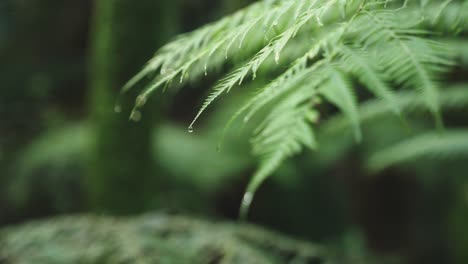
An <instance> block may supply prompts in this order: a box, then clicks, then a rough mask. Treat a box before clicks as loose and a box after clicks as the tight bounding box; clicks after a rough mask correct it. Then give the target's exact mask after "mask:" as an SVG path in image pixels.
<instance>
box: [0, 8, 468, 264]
mask: <svg viewBox="0 0 468 264" xmlns="http://www.w3.org/2000/svg"><path fill="white" fill-rule="evenodd" d="M250 2H251V1H250ZM248 3H249V0H172V1H164V0H138V1H134V0H98V1H92V0H80V1H61V0H1V1H0V58H1V63H0V85H1V87H0V226H1V227H5V226H11V225H14V224H20V223H24V222H27V221H30V220H35V219H44V218H50V217H53V216H57V215H69V214H82V213H96V214H109V215H115V216H126V215H137V214H141V213H145V212H153V211H158V212H166V213H168V214H184V215H194V216H198V217H203V218H210V219H222V220H236V219H237V216H238V208H239V205H240V201H241V198H242V195H243V191H244V189H245V186H246V184H247V182H248V181H249V179H250V176H251V174H252V172H253V170H254V169H255V165H256V162H255V160H253V159H252V156H251V154H250V148H249V144H248V136H249V135H248V134H247V133H233V134H232V135H229V136H228V138H227V139H226V143H225V144H224V148H223V149H222V151H221V152H218V151H217V149H216V146H217V143H218V139H219V137H220V135H221V131H222V129H223V127H224V124H225V122H226V120H227V119H228V117H229V116H230V115H231V114H232V113H233V110H234V109H235V108H236V106H238V105H239V104H240V100H241V99H242V98H243V96H244V95H243V94H242V92H241V93H239V94H236V96H232V97H231V98H229V99H226V101H227V102H226V103H224V104H223V106H222V107H219V108H217V109H216V111H212V112H211V113H210V114H209V115H207V118H206V120H205V121H204V123H203V125H200V127H199V128H197V130H196V131H195V132H194V133H188V132H187V124H188V123H189V121H190V120H191V118H192V117H193V114H194V113H195V111H196V110H197V108H198V106H199V105H200V102H202V100H203V98H204V96H205V94H206V92H207V91H208V88H209V87H211V86H212V85H213V83H214V82H215V81H216V76H213V77H210V76H209V77H208V78H206V79H205V80H203V81H200V82H197V83H193V84H191V85H190V87H188V88H187V89H184V90H182V91H181V92H179V93H177V94H173V93H171V92H167V93H165V94H158V95H157V96H154V97H153V98H151V101H150V102H149V105H148V107H146V108H145V111H143V112H142V113H141V114H142V115H141V116H133V117H132V119H134V120H136V121H138V122H134V121H129V115H130V110H131V107H132V106H133V104H134V98H135V94H133V95H128V96H125V97H120V96H119V90H120V89H121V87H122V86H123V84H124V83H125V82H126V81H128V80H129V79H130V78H131V77H132V76H133V75H134V74H135V73H137V72H138V70H139V69H141V67H142V66H143V65H144V63H145V62H146V61H147V60H148V59H149V58H150V57H151V55H152V54H153V53H154V52H155V51H156V49H157V47H159V46H161V45H162V44H164V43H165V42H167V41H168V40H170V39H172V38H173V37H174V36H175V35H176V34H178V33H182V32H187V31H190V30H193V29H194V28H197V27H199V26H201V25H203V24H205V23H207V22H210V21H213V20H215V19H218V18H220V17H222V16H223V15H225V14H228V13H231V12H232V11H234V10H236V9H238V8H241V7H242V6H245V5H247V4H248ZM462 36H465V37H466V33H465V35H462ZM462 43H465V44H466V43H468V42H466V41H465V42H462ZM465 51H466V49H465ZM458 56H459V58H458V60H459V61H460V62H461V64H460V65H461V66H460V67H459V68H457V70H456V72H454V73H453V80H452V81H453V83H457V84H459V85H461V87H463V89H464V90H465V91H466V90H467V89H466V88H467V86H466V81H467V77H466V76H467V75H466V73H467V69H468V68H467V67H468V59H467V56H468V54H467V53H463V54H459V55H458ZM460 83H461V84H460ZM244 90H247V89H244ZM246 92H247V91H246ZM465 94H466V93H465ZM116 103H117V104H116ZM466 115H467V107H466V105H465V106H464V107H459V108H457V109H449V110H448V111H446V113H445V119H446V120H447V123H448V124H449V126H453V127H457V128H467V126H468V119H467V118H466ZM413 118H414V119H415V120H420V122H419V121H418V122H419V123H417V122H413V123H415V124H416V125H415V128H414V130H415V131H418V132H421V131H427V129H428V128H429V127H431V125H430V124H428V123H429V122H430V121H427V120H425V119H424V118H421V117H420V116H418V114H415V115H414V117H413ZM378 121H379V122H369V123H368V124H366V126H365V127H364V129H365V133H366V140H365V141H364V142H363V143H361V144H360V145H356V144H355V143H354V142H353V140H352V138H350V137H346V136H343V137H338V136H336V135H335V136H334V137H333V136H330V135H329V134H324V135H323V137H322V142H323V143H322V142H321V145H322V148H321V149H322V150H321V151H320V152H319V153H304V154H303V155H301V156H299V157H297V158H295V159H293V160H291V161H289V162H288V163H287V164H285V165H284V166H282V167H281V169H280V171H278V172H277V173H276V174H275V176H274V177H273V178H272V179H271V180H269V181H268V182H267V183H266V184H265V186H262V188H261V189H260V190H259V193H258V195H257V199H256V200H255V201H254V204H253V206H252V208H251V213H250V216H249V221H250V222H252V223H255V224H258V225H262V226H265V227H268V228H270V229H273V230H277V231H280V232H282V233H285V234H288V235H290V236H293V237H298V238H301V239H305V240H308V241H313V242H316V243H321V244H327V245H328V244H330V245H336V246H337V247H344V248H346V250H349V251H351V252H352V254H357V255H359V254H361V252H367V251H368V250H370V251H371V252H374V253H378V254H382V255H387V256H392V255H398V256H403V258H405V259H406V260H408V262H409V263H425V264H428V263H468V179H467V177H466V176H468V162H467V161H468V159H467V157H466V156H465V157H457V158H455V159H449V160H437V162H433V161H432V160H431V159H425V160H418V161H415V162H412V163H411V164H405V165H404V166H393V167H391V168H389V169H386V170H384V171H383V172H380V173H377V174H374V175H371V177H370V175H369V173H368V172H367V171H366V170H365V169H364V168H365V160H366V159H367V158H368V157H369V155H370V154H369V153H372V152H374V151H375V150H376V149H379V147H381V146H384V145H391V144H393V143H394V142H399V141H401V140H403V139H404V138H407V137H409V136H411V132H408V130H407V129H406V128H405V127H403V126H401V123H399V121H398V120H395V118H392V117H381V118H379V120H378ZM362 254H364V253H362Z"/></svg>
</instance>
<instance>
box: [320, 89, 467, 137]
mask: <svg viewBox="0 0 468 264" xmlns="http://www.w3.org/2000/svg"><path fill="white" fill-rule="evenodd" d="M395 98H396V99H395V100H396V102H397V104H398V108H399V109H401V110H402V112H404V113H411V112H416V111H423V110H425V100H424V98H423V97H421V95H420V94H419V93H418V92H414V91H402V92H398V93H395ZM439 102H440V105H441V108H442V109H444V110H460V109H463V108H468V86H467V85H463V84H462V85H455V86H450V87H447V89H445V90H444V92H443V93H441V94H440V97H439ZM392 112H393V108H392V107H391V106H390V105H389V104H388V103H386V102H385V101H382V100H379V99H375V100H370V101H368V102H365V103H361V104H360V106H359V116H360V121H361V123H363V124H365V123H367V122H371V121H372V120H377V119H380V118H382V117H384V116H388V115H390V114H391V113H392ZM351 125H352V124H351V123H350V121H349V119H348V118H347V117H345V116H343V115H336V116H334V117H332V118H331V119H329V120H327V122H326V123H325V124H324V126H323V128H322V130H323V133H326V134H336V133H340V132H342V131H345V130H346V129H347V128H349V127H350V126H351Z"/></svg>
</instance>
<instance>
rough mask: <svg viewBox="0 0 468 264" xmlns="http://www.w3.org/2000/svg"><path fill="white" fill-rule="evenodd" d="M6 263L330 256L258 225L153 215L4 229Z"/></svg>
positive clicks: (209, 263) (203, 263)
mask: <svg viewBox="0 0 468 264" xmlns="http://www.w3.org/2000/svg"><path fill="white" fill-rule="evenodd" d="M0 263H1V264H23V263H34V264H42V263H44V264H45V263H47V264H61V263H80V264H81V263H83V264H85V263H86V264H88V263H113V264H114V263H117V264H118V263H161V264H172V263H174V264H185V263H187V264H189V263H190V264H197V263H200V264H217V263H220V264H221V263H222V264H237V263H239V264H249V263H252V264H256V263H258V264H263V263H265V264H272V263H273V264H274V263H278V264H279V263H291V264H299V263H303V264H319V263H326V257H325V252H324V250H323V249H322V248H320V247H318V246H315V245H312V244H310V243H307V242H303V241H297V240H293V239H290V238H287V237H285V236H282V235H279V234H276V233H273V232H270V231H267V230H264V229H262V228H260V227H256V226H252V225H247V224H237V223H215V222H209V221H204V220H198V219H193V218H190V217H180V216H168V215H162V214H151V215H143V216H140V217H134V218H112V217H104V216H69V217H63V218H57V219H52V220H46V221H38V222H32V223H28V224H24V225H21V226H18V227H11V228H7V229H4V230H3V231H1V232H0ZM327 263H328V262H327Z"/></svg>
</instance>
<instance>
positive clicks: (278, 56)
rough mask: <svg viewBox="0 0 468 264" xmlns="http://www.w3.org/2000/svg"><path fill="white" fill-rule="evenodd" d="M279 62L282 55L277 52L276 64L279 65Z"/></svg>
mask: <svg viewBox="0 0 468 264" xmlns="http://www.w3.org/2000/svg"><path fill="white" fill-rule="evenodd" d="M279 60H280V54H279V52H275V62H276V64H278V63H279Z"/></svg>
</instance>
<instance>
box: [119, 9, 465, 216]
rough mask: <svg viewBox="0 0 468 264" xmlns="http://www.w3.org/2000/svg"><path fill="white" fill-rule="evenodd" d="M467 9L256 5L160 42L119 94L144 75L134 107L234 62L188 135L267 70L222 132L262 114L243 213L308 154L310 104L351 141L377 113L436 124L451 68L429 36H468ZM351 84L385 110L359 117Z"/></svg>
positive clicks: (313, 112) (311, 132) (311, 140)
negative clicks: (256, 162) (325, 108)
mask: <svg viewBox="0 0 468 264" xmlns="http://www.w3.org/2000/svg"><path fill="white" fill-rule="evenodd" d="M421 3H423V4H421ZM436 7H437V8H436ZM467 10H468V4H466V1H465V2H463V1H455V0H454V1H443V2H441V1H438V0H426V1H422V2H421V1H405V0H283V1H281V0H263V1H259V2H257V3H255V4H252V5H251V6H249V7H247V8H245V9H243V10H240V11H239V12H237V13H235V14H233V15H231V16H228V17H225V18H223V19H221V20H220V21H218V22H214V23H212V24H210V25H208V26H205V27H203V28H201V29H199V30H196V31H194V32H192V33H187V34H185V35H183V36H181V37H180V38H178V39H176V40H175V41H173V42H172V43H169V44H167V45H166V46H165V47H163V48H162V49H160V51H158V52H157V53H156V55H155V56H154V58H153V59H151V60H150V62H149V63H148V64H147V65H146V67H145V68H144V69H143V70H142V71H141V72H140V73H139V74H138V75H137V76H136V77H135V78H134V79H132V80H130V82H129V83H128V84H127V86H125V87H124V91H127V90H128V89H130V88H131V87H132V86H134V85H135V84H136V83H137V82H138V81H140V80H141V79H143V78H145V77H149V78H150V81H149V86H148V87H147V88H146V89H145V90H143V92H142V93H141V94H140V96H139V97H138V98H137V102H136V106H135V107H136V108H139V107H142V106H143V105H144V103H145V102H146V98H147V97H148V96H149V95H150V94H151V93H153V92H154V91H156V90H157V89H159V88H160V87H165V86H167V85H169V84H170V83H172V82H173V81H174V80H176V79H177V78H179V82H180V83H183V82H184V81H185V80H186V77H187V76H189V77H190V78H191V79H196V78H200V76H203V74H205V75H206V74H207V72H208V71H212V69H214V68H220V66H222V65H224V64H225V63H226V62H227V61H229V62H231V63H233V64H235V65H240V66H236V67H235V70H234V71H232V72H231V73H230V74H229V75H227V77H225V78H224V79H222V80H221V81H219V82H218V83H217V84H216V86H215V87H214V89H213V90H212V92H211V93H210V94H209V96H208V97H207V98H206V99H205V101H204V102H203V104H202V106H201V108H200V110H199V111H198V113H197V114H196V116H195V118H194V119H193V121H192V122H191V124H190V126H189V131H191V130H193V125H194V124H195V122H196V121H197V120H198V119H199V118H200V116H201V115H202V114H203V113H204V112H205V110H206V109H207V108H208V107H209V106H210V105H211V104H212V103H213V102H214V101H215V100H216V99H218V98H219V97H220V96H221V95H223V94H224V93H228V92H229V91H231V90H232V89H233V88H234V87H236V86H239V85H241V84H242V83H243V82H244V81H245V80H246V78H248V77H252V78H253V79H255V77H256V75H257V74H261V73H262V74H263V73H264V72H267V74H266V77H267V78H268V79H270V80H272V81H271V82H269V83H268V84H267V85H265V86H264V87H261V88H260V89H259V90H258V91H257V93H255V94H254V95H253V96H252V97H251V98H250V100H247V102H246V104H245V105H243V106H242V107H240V109H239V110H238V111H237V112H236V113H235V114H234V116H233V118H232V119H231V120H230V121H229V122H228V124H227V126H226V129H227V128H229V126H230V125H231V123H232V122H233V120H235V119H237V118H238V117H240V116H242V115H243V116H244V122H247V121H248V120H251V119H252V117H253V116H254V115H256V114H258V113H260V112H262V113H264V112H268V113H266V115H265V117H264V118H263V120H262V121H261V122H260V124H259V125H258V126H257V128H256V129H255V131H254V135H253V140H252V145H253V150H254V154H256V155H258V156H260V157H261V161H262V162H261V164H260V168H259V170H258V171H257V172H256V174H255V175H254V177H253V180H252V182H251V183H250V184H249V187H248V190H247V193H246V196H245V197H244V202H243V205H242V212H243V213H244V214H245V213H246V212H247V209H248V207H249V205H250V202H251V200H252V198H253V194H254V192H255V190H256V189H257V188H258V186H259V185H260V184H261V183H262V182H263V181H264V180H265V179H266V178H267V177H268V176H269V175H270V174H272V173H273V171H274V170H275V169H276V168H277V167H278V166H279V165H280V164H281V162H282V161H283V160H285V159H287V158H288V157H290V156H292V155H294V154H296V153H298V152H300V151H301V150H302V149H303V148H304V147H307V146H308V147H315V145H316V144H315V139H314V129H313V126H312V124H313V123H315V122H316V121H317V118H318V116H319V112H318V110H317V109H316V104H315V103H314V102H313V101H314V100H318V98H320V96H322V97H325V98H326V99H327V101H328V102H329V103H331V104H334V105H335V106H336V107H337V108H338V109H339V110H340V111H341V112H343V113H344V115H345V116H346V117H347V119H348V120H349V122H350V123H351V124H352V126H353V128H354V135H355V137H356V138H357V139H358V140H359V139H360V138H361V132H360V122H362V120H366V119H368V118H370V117H371V116H373V115H375V113H378V112H382V111H384V112H386V111H393V112H394V113H396V114H397V115H400V114H401V112H404V110H406V108H409V107H410V106H412V105H417V106H418V107H421V106H422V105H424V106H425V107H426V108H427V109H428V110H429V111H430V112H431V113H432V115H433V116H434V117H435V120H436V123H437V125H438V126H439V127H442V120H441V114H440V111H441V110H440V108H441V104H445V103H446V101H445V99H446V98H445V96H446V93H447V92H444V93H440V90H441V83H442V80H443V79H442V76H443V75H444V73H446V72H447V70H448V69H450V68H451V67H452V66H453V62H452V61H453V56H452V52H450V51H449V49H447V48H446V46H445V45H442V44H440V43H438V42H435V41H433V40H431V38H432V37H433V35H435V33H443V34H452V35H454V34H457V33H459V32H465V31H466V30H467V27H466V23H465V20H466V17H468V14H467V12H466V11H467ZM451 15H453V16H454V17H451ZM295 47H298V48H297V49H296V48H295ZM291 49H294V50H297V51H296V53H294V52H289V51H291ZM264 69H265V71H264ZM273 69H274V70H275V71H274V70H273ZM278 69H284V70H282V71H281V72H279V71H278ZM350 80H353V82H351V81H350ZM355 80H356V81H358V82H359V83H360V84H361V85H363V86H364V88H366V89H368V90H369V91H370V92H371V93H372V94H373V95H374V96H375V97H377V98H378V99H379V100H382V101H383V103H385V106H384V107H382V109H377V110H376V109H373V110H372V111H374V113H366V112H365V111H364V113H362V111H360V110H359V100H358V99H359V98H358V97H357V96H356V95H355V94H360V93H359V91H357V87H354V86H353V84H354V81H355ZM399 89H404V90H411V91H412V94H411V96H412V99H405V98H406V97H400V96H398V95H397V94H400V93H397V92H396V91H397V90H399ZM414 91H418V93H416V94H414ZM448 93H450V92H448ZM416 97H417V100H416V99H415V98H416ZM136 110H137V109H136ZM261 110H262V111H261ZM266 110H268V111H266ZM366 111H367V110H366ZM360 112H361V113H360ZM226 129H225V130H226Z"/></svg>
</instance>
